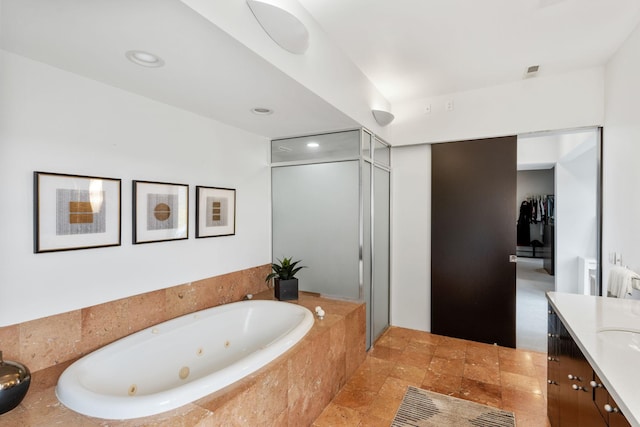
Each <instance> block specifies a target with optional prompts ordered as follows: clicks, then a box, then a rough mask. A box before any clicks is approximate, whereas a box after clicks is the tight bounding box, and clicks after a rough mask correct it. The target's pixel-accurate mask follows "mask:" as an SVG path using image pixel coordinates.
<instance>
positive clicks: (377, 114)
mask: <svg viewBox="0 0 640 427" xmlns="http://www.w3.org/2000/svg"><path fill="white" fill-rule="evenodd" d="M371 113H373V118H374V119H376V122H378V124H379V125H380V126H386V125H388V124H389V123H391V122H392V121H393V119H395V118H396V117H395V116H394V115H393V114H391V113H390V112H388V111H383V110H371Z"/></svg>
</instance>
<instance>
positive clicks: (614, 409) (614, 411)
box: [604, 403, 620, 413]
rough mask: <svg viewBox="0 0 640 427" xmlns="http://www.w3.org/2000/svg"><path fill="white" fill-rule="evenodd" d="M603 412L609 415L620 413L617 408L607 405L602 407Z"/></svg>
mask: <svg viewBox="0 0 640 427" xmlns="http://www.w3.org/2000/svg"><path fill="white" fill-rule="evenodd" d="M604 410H605V411H607V412H609V413H618V412H620V410H619V409H618V408H614V407H613V406H611V405H609V404H608V403H607V404H606V405H604Z"/></svg>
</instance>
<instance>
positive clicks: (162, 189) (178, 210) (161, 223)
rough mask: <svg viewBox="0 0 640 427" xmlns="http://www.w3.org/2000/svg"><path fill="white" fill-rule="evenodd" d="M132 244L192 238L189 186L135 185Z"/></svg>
mask: <svg viewBox="0 0 640 427" xmlns="http://www.w3.org/2000/svg"><path fill="white" fill-rule="evenodd" d="M132 206H133V227H132V229H133V230H132V231H133V244H134V245H137V244H141V243H153V242H166V241H169V240H184V239H188V238H189V186H188V185H187V184H172V183H167V182H154V181H138V180H135V181H133V203H132Z"/></svg>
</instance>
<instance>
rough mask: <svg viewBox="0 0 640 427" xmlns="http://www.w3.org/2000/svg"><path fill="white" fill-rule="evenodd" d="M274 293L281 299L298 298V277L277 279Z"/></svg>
mask: <svg viewBox="0 0 640 427" xmlns="http://www.w3.org/2000/svg"><path fill="white" fill-rule="evenodd" d="M274 282H275V288H274V294H275V296H276V298H278V299H279V300H280V301H288V300H292V299H298V279H287V280H283V279H275V280H274Z"/></svg>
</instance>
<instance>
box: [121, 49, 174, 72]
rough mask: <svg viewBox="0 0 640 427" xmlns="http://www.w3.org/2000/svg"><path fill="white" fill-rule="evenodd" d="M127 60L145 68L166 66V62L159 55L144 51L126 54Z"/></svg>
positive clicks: (132, 51) (133, 51)
mask: <svg viewBox="0 0 640 427" xmlns="http://www.w3.org/2000/svg"><path fill="white" fill-rule="evenodd" d="M125 56H126V57H127V59H128V60H129V61H131V62H133V63H134V64H137V65H142V66H143V67H149V68H158V67H162V66H163V65H164V60H163V59H162V58H160V57H159V56H158V55H154V54H153V53H149V52H145V51H144V50H130V51H128V52H126V53H125Z"/></svg>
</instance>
